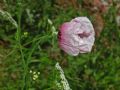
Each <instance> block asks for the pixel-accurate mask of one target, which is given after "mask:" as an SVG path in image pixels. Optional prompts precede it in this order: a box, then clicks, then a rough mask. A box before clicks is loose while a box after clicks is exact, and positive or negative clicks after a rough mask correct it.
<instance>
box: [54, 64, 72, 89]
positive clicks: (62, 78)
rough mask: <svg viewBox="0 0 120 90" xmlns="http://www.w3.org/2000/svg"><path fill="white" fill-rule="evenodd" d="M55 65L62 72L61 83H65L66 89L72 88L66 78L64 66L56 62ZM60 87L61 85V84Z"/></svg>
mask: <svg viewBox="0 0 120 90" xmlns="http://www.w3.org/2000/svg"><path fill="white" fill-rule="evenodd" d="M55 67H56V69H57V70H59V72H60V78H61V83H62V85H63V88H64V90H72V89H71V88H70V86H69V83H68V81H67V79H66V78H65V75H64V72H63V70H62V68H61V67H60V65H59V63H56V65H55ZM57 84H59V83H57ZM59 87H60V84H59Z"/></svg>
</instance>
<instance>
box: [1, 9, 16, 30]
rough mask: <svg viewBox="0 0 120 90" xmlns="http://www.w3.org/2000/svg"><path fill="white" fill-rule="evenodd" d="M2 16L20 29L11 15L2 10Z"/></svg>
mask: <svg viewBox="0 0 120 90" xmlns="http://www.w3.org/2000/svg"><path fill="white" fill-rule="evenodd" d="M0 15H2V16H3V18H5V19H7V20H9V21H10V22H11V23H12V24H13V25H14V26H15V27H16V28H17V27H18V24H17V22H16V21H15V20H14V19H13V18H12V16H11V14H10V13H8V12H6V11H2V10H0Z"/></svg>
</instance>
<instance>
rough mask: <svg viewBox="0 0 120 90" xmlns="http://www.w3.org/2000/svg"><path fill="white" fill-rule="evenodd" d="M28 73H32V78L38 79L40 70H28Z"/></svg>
mask: <svg viewBox="0 0 120 90" xmlns="http://www.w3.org/2000/svg"><path fill="white" fill-rule="evenodd" d="M30 73H31V74H32V75H33V77H32V79H33V80H36V79H38V77H39V75H40V72H35V71H32V70H30Z"/></svg>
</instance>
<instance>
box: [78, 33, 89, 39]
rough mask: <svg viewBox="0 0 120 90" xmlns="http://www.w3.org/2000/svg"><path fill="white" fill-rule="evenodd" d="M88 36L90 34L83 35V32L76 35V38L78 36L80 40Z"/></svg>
mask: <svg viewBox="0 0 120 90" xmlns="http://www.w3.org/2000/svg"><path fill="white" fill-rule="evenodd" d="M89 35H90V33H85V32H83V33H79V34H78V36H79V37H80V38H84V37H88V36H89Z"/></svg>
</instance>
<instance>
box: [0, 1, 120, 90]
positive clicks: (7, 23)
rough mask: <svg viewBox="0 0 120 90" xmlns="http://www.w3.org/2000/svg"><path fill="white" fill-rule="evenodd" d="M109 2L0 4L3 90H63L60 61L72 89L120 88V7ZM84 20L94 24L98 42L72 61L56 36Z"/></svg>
mask: <svg viewBox="0 0 120 90" xmlns="http://www.w3.org/2000/svg"><path fill="white" fill-rule="evenodd" d="M103 1H104V0H101V2H100V0H0V90H63V89H59V88H58V86H57V85H56V81H60V76H59V72H57V70H56V68H55V64H56V62H59V63H60V65H61V67H62V68H63V70H64V74H65V76H66V79H67V80H68V82H69V85H70V87H71V89H72V90H120V19H119V16H120V11H119V10H120V3H119V1H117V0H115V1H114V0H106V1H104V2H103ZM78 16H87V17H88V18H89V19H90V20H91V22H92V23H93V25H94V28H95V31H96V40H95V45H94V47H93V50H92V52H91V53H88V54H80V55H79V56H77V57H72V56H69V55H67V54H65V53H64V52H63V51H61V50H60V49H59V47H58V41H57V36H56V35H55V34H53V33H54V32H55V31H56V32H57V31H58V30H59V26H60V25H61V24H62V23H64V22H66V21H70V20H71V19H73V18H75V17H78ZM48 21H49V22H48ZM34 74H37V75H38V76H37V77H36V78H33V76H34Z"/></svg>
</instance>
